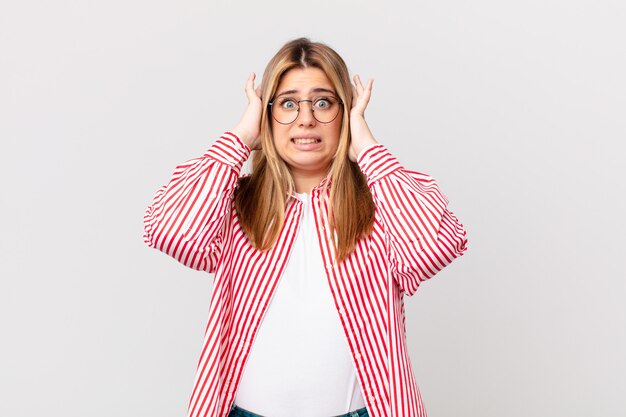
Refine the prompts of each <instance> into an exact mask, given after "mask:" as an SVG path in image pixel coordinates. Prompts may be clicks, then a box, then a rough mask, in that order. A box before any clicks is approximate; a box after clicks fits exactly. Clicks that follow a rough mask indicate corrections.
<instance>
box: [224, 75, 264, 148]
mask: <svg viewBox="0 0 626 417" xmlns="http://www.w3.org/2000/svg"><path fill="white" fill-rule="evenodd" d="M255 78H256V75H255V74H254V72H253V73H251V74H250V76H249V77H248V81H247V82H246V89H245V91H246V96H247V97H248V106H247V107H246V110H245V111H244V112H243V116H241V120H240V121H239V124H238V125H237V126H236V127H235V128H234V129H231V132H232V133H234V134H235V135H237V136H238V137H239V139H241V140H242V141H243V142H244V143H245V144H246V145H248V147H249V148H250V149H252V150H255V149H261V137H260V132H261V114H262V113H263V103H262V102H261V87H260V86H259V87H257V88H256V90H255V89H254V79H255Z"/></svg>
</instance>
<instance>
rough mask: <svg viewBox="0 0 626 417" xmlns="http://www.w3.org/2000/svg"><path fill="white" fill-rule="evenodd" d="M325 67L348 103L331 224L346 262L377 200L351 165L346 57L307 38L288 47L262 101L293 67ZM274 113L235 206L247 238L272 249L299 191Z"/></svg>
mask: <svg viewBox="0 0 626 417" xmlns="http://www.w3.org/2000/svg"><path fill="white" fill-rule="evenodd" d="M309 67H313V68H319V69H321V70H322V71H323V72H324V73H325V74H326V76H327V77H328V79H329V80H330V82H331V83H332V84H333V86H334V87H335V89H336V91H337V95H338V96H339V99H340V100H341V101H342V102H343V117H342V121H341V132H340V137H339V146H338V148H337V152H336V154H335V156H334V158H333V161H332V163H331V165H330V169H329V173H328V175H329V177H330V204H329V213H328V219H329V225H330V227H331V230H333V231H334V232H335V233H334V234H333V235H334V236H335V240H334V241H333V245H334V248H335V255H336V261H337V262H340V261H342V260H343V259H345V258H346V257H347V256H348V255H349V254H350V252H352V251H353V250H354V248H355V246H356V243H357V241H358V240H359V239H360V238H362V237H365V236H367V235H368V234H369V233H370V232H371V230H372V226H373V224H374V210H375V206H374V202H373V199H372V194H371V193H370V190H369V187H368V185H367V181H366V179H365V176H364V175H363V173H362V172H361V170H360V168H359V167H358V165H357V164H356V163H354V162H352V161H350V159H349V157H348V150H349V146H350V108H351V106H352V85H351V83H350V76H349V74H348V68H347V66H346V64H345V62H344V61H343V59H342V58H341V57H340V56H339V54H337V52H335V51H334V50H333V49H332V48H330V47H329V46H327V45H325V44H323V43H318V42H311V41H310V40H309V39H307V38H299V39H294V40H292V41H290V42H288V43H286V44H285V45H284V46H283V47H282V48H281V49H280V50H279V51H278V52H277V53H276V55H274V57H273V58H272V59H271V60H270V62H269V64H268V65H267V67H266V68H265V72H264V73H263V80H262V82H261V100H262V102H263V103H269V102H270V101H271V99H272V98H273V97H274V94H276V89H277V88H278V85H279V83H280V80H281V78H282V76H283V75H284V74H285V73H286V72H287V71H289V70H291V69H293V68H309ZM270 118H271V115H270V113H269V111H268V106H264V108H263V114H262V117H261V147H262V149H261V150H259V151H255V152H254V156H253V160H252V174H251V175H250V176H245V177H242V178H240V179H239V183H238V185H237V188H236V190H235V208H236V210H237V215H238V216H239V223H240V225H241V227H242V229H243V230H244V232H245V233H246V235H247V236H248V239H250V241H251V242H252V244H253V245H254V246H255V247H256V248H257V249H259V250H267V249H269V248H271V247H272V246H273V245H274V243H275V242H276V240H277V239H278V236H279V234H280V230H281V228H282V226H283V223H284V221H285V207H286V203H287V198H288V197H289V196H290V195H291V194H292V192H293V191H294V190H295V185H294V182H293V177H292V176H291V172H290V171H289V167H288V166H287V164H286V163H285V162H284V161H283V160H282V158H280V156H279V155H278V152H277V150H276V147H275V146H274V140H273V136H272V128H271V125H272V124H271V120H270Z"/></svg>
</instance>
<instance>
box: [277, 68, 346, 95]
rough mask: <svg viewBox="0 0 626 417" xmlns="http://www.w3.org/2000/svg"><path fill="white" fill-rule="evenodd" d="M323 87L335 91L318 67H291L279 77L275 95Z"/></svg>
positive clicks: (302, 92)
mask: <svg viewBox="0 0 626 417" xmlns="http://www.w3.org/2000/svg"><path fill="white" fill-rule="evenodd" d="M319 89H324V90H328V91H331V92H333V91H335V89H334V87H333V84H332V83H331V82H330V80H329V79H328V77H327V76H326V74H325V73H324V71H322V70H321V69H319V68H293V69H290V70H289V71H287V72H286V73H285V74H283V76H282V77H281V79H280V82H279V83H278V88H277V89H276V91H277V95H280V94H285V93H287V92H288V93H290V94H293V93H301V94H307V93H309V92H312V91H315V90H319Z"/></svg>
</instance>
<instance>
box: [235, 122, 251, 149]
mask: <svg viewBox="0 0 626 417" xmlns="http://www.w3.org/2000/svg"><path fill="white" fill-rule="evenodd" d="M230 132H231V133H233V134H234V135H235V136H237V137H238V138H239V139H240V140H241V141H242V142H243V143H245V144H246V146H247V147H248V148H250V149H252V140H251V139H250V138H251V135H250V134H249V133H247V132H246V131H245V129H242V128H241V127H239V126H236V127H235V128H234V129H231V130H230Z"/></svg>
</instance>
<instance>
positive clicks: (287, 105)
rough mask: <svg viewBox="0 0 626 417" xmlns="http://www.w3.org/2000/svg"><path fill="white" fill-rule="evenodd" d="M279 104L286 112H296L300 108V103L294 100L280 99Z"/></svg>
mask: <svg viewBox="0 0 626 417" xmlns="http://www.w3.org/2000/svg"><path fill="white" fill-rule="evenodd" d="M278 104H279V105H280V107H281V108H282V109H284V110H295V109H297V108H298V103H296V101H295V100H294V99H292V98H283V99H280V100H279V102H278Z"/></svg>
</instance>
